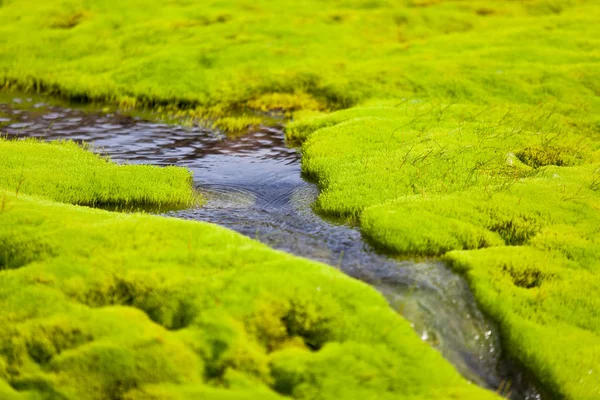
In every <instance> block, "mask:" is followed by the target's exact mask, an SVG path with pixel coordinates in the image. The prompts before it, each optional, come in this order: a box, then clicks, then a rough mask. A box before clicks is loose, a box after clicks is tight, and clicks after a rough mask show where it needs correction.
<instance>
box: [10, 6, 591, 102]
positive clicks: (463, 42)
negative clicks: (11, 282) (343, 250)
mask: <svg viewBox="0 0 600 400" xmlns="http://www.w3.org/2000/svg"><path fill="white" fill-rule="evenodd" d="M598 19H599V13H598V6H597V2H595V1H593V0H589V1H586V0H527V1H522V2H521V1H519V2H515V1H489V0H487V1H485V0H479V1H477V0H475V1H473V0H463V1H442V0H401V1H387V0H369V1H366V0H345V1H328V2H323V1H318V0H308V1H273V0H236V1H219V2H207V1H202V2H191V1H163V0H130V1H126V2H125V1H118V0H111V1H85V0H63V1H60V2H48V1H45V0H19V1H16V0H3V2H2V4H1V5H0V81H1V80H4V81H5V83H10V84H18V85H19V86H21V87H24V88H29V89H42V90H45V91H50V92H53V93H55V94H61V95H64V96H67V97H70V98H75V99H83V100H85V99H102V100H109V101H113V102H118V103H121V104H122V105H123V106H125V107H130V106H132V105H135V104H136V103H137V104H139V103H145V104H170V105H183V104H186V103H187V104H198V105H201V106H203V107H213V106H214V107H216V109H223V108H229V107H233V106H240V105H248V106H251V107H253V108H258V109H269V108H281V109H286V110H295V109H300V108H304V109H305V108H323V107H343V106H348V105H352V104H354V103H357V102H359V101H361V100H364V99H366V98H369V97H372V96H377V97H393V98H396V99H398V98H401V97H404V96H413V95H416V96H420V97H424V98H436V99H437V98H444V99H448V100H469V101H477V102H486V103H497V102H505V101H506V100H507V99H510V100H511V101H514V102H527V103H536V102H538V101H544V100H546V99H548V98H566V97H570V98H572V99H575V98H577V99H578V100H581V99H582V98H583V97H588V98H589V97H591V96H594V95H597V94H598V90H600V86H599V85H598V72H597V71H598V70H599V69H598V68H597V67H595V65H596V63H597V61H598V48H599V47H600V46H598V37H599V35H598V34H597V33H598V32H597V23H596V22H597V20H598ZM515 60H518V61H519V62H518V63H515ZM582 96H583V97H582Z"/></svg>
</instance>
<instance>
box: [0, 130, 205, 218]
mask: <svg viewBox="0 0 600 400" xmlns="http://www.w3.org/2000/svg"><path fill="white" fill-rule="evenodd" d="M0 154H1V155H2V161H1V164H0V165H1V167H2V168H0V187H2V188H5V189H12V190H13V191H14V192H15V193H16V194H18V193H19V192H20V193H27V194H33V195H40V196H43V197H45V198H48V199H51V200H54V201H58V202H63V203H71V204H77V205H85V206H115V207H122V208H124V209H127V208H131V207H143V206H147V207H157V208H161V207H162V208H169V207H171V208H177V207H183V208H186V207H190V206H192V205H194V204H199V203H200V202H201V201H202V199H201V198H200V195H199V194H196V193H195V192H194V189H193V187H192V174H191V172H189V171H187V170H186V169H184V168H177V167H165V168H160V167H155V166H148V165H117V164H115V163H113V162H111V161H110V160H109V159H107V158H104V157H101V156H99V155H97V154H94V153H92V152H90V151H87V150H86V149H85V148H84V147H81V146H80V145H78V144H76V143H74V142H70V141H65V142H52V143H44V142H40V141H38V140H25V141H23V140H21V141H16V140H7V139H3V138H0Z"/></svg>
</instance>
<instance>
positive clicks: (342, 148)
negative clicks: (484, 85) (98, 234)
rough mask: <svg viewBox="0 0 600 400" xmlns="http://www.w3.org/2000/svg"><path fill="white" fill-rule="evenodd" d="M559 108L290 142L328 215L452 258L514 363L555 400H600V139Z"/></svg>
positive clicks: (391, 115)
mask: <svg viewBox="0 0 600 400" xmlns="http://www.w3.org/2000/svg"><path fill="white" fill-rule="evenodd" d="M552 108H553V107H552V106H551V107H550V108H546V107H536V108H528V107H517V106H513V108H512V109H510V110H509V109H507V108H506V109H504V108H502V107H495V108H494V109H491V108H487V107H481V106H475V105H461V104H456V105H452V106H449V107H446V106H435V105H427V104H425V105H421V104H402V105H399V106H396V107H389V106H386V107H383V106H382V107H379V108H368V107H365V108H356V109H349V110H345V111H340V112H336V113H333V114H328V115H309V116H306V117H305V118H304V119H300V120H298V121H296V122H294V124H293V125H292V128H291V129H290V130H289V131H288V134H289V135H291V136H296V135H298V137H302V136H303V135H307V136H308V139H306V140H305V142H304V145H303V147H302V149H303V156H304V158H303V168H304V170H305V172H306V173H308V174H310V175H312V176H313V177H314V178H316V179H317V181H318V182H319V184H320V186H321V189H322V192H321V195H320V197H319V199H318V201H317V207H318V208H319V209H320V210H321V211H322V212H324V213H328V214H337V215H348V216H353V217H356V218H358V220H359V223H360V227H361V229H362V232H363V233H364V234H365V235H366V236H368V237H369V239H371V240H372V241H373V242H374V243H375V244H376V245H378V246H381V247H384V248H386V249H387V250H389V251H392V252H395V253H399V254H403V255H444V254H447V255H446V256H445V257H446V259H448V260H449V261H451V262H452V264H453V265H454V266H455V267H456V268H457V269H459V270H461V271H463V272H464V273H465V274H466V275H467V277H468V278H469V281H470V283H471V286H472V288H473V290H474V292H475V295H476V297H477V299H478V300H479V302H480V303H481V304H482V305H483V307H484V309H485V311H486V312H487V313H488V314H490V315H491V316H492V317H493V318H494V319H496V320H497V321H499V323H500V327H501V328H502V332H503V337H504V340H505V348H506V349H507V350H508V351H509V352H510V353H511V354H512V355H513V356H515V357H516V358H518V359H519V360H520V361H522V362H523V363H524V365H527V366H528V367H529V368H531V369H532V370H533V372H534V373H535V374H536V375H537V376H538V377H539V378H540V379H541V380H542V382H543V383H544V384H545V385H546V386H547V387H549V388H551V389H552V390H553V392H554V393H558V394H560V395H561V396H564V397H566V398H570V399H593V398H596V397H598V395H599V393H600V392H599V391H600V386H599V385H598V382H599V380H597V379H595V378H593V374H594V373H596V372H595V371H596V370H597V369H598V368H597V367H598V365H600V358H599V354H600V353H598V349H600V314H598V312H597V308H598V304H597V301H596V300H595V299H596V298H598V295H599V294H600V293H599V292H598V288H599V287H600V286H599V285H600V276H599V273H600V259H599V257H598V254H600V248H599V247H598V246H599V243H600V237H599V236H598V229H597V227H598V226H600V220H599V219H598V207H599V206H600V197H599V196H598V192H597V190H596V183H597V180H598V179H597V171H598V168H600V151H599V149H600V141H599V140H598V136H597V135H596V134H595V131H594V130H593V128H591V127H589V128H588V129H581V130H577V131H574V130H573V129H572V126H573V125H574V124H578V125H586V124H585V121H586V120H587V116H586V115H583V114H578V113H572V112H569V111H568V110H561V112H555V111H554V110H553V109H552ZM588 126H590V125H588ZM311 131H312V132H311ZM519 149H526V150H519ZM451 250H461V251H457V252H450V253H447V252H448V251H451ZM509 256H510V258H509V261H506V260H505V258H506V257H509ZM570 308H573V309H575V308H576V309H577V311H575V312H573V311H568V309H570ZM557 336H561V338H562V339H560V340H559V339H557ZM559 342H560V346H559V348H554V350H550V349H553V346H556V343H559ZM565 370H568V372H565ZM590 371H591V372H590Z"/></svg>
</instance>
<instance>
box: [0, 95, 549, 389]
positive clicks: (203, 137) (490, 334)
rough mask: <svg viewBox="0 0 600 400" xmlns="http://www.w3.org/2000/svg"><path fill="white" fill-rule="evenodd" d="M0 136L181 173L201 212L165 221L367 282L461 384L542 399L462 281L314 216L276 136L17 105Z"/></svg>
mask: <svg viewBox="0 0 600 400" xmlns="http://www.w3.org/2000/svg"><path fill="white" fill-rule="evenodd" d="M0 131H2V132H4V133H6V134H7V135H8V136H9V137H15V136H18V137H40V138H45V139H47V140H56V139H73V140H77V141H86V142H90V143H92V144H93V146H94V149H95V150H96V151H98V152H100V153H103V154H107V155H109V156H110V157H111V158H112V159H113V160H114V161H116V162H127V163H146V164H155V165H179V166H184V167H187V168H189V169H190V170H192V171H193V173H194V177H195V178H194V179H195V185H196V186H197V187H198V189H199V190H200V191H201V192H202V193H203V194H204V195H205V197H206V198H207V199H208V203H207V204H206V205H205V206H204V207H202V208H194V209H188V210H184V211H171V212H168V213H167V215H169V216H174V217H179V218H187V219H194V220H202V221H209V222H213V223H216V224H219V225H223V226H225V227H227V228H230V229H233V230H235V231H238V232H240V233H242V234H244V235H247V236H250V237H252V238H255V239H258V240H260V241H262V242H264V243H266V244H268V245H269V246H271V247H274V248H277V249H281V250H284V251H287V252H290V253H293V254H296V255H299V256H302V257H306V258H310V259H314V260H318V261H322V262H325V263H327V264H329V265H332V266H334V267H336V268H339V269H341V270H343V271H344V272H345V273H347V274H349V275H351V276H354V277H356V278H358V279H361V280H363V281H366V282H368V283H370V284H371V285H373V286H374V287H376V288H377V289H378V290H379V291H380V292H381V293H382V294H383V295H384V296H385V297H386V298H387V299H388V301H389V303H390V304H391V306H392V307H393V308H394V309H395V310H397V311H398V312H399V313H401V314H402V315H403V316H404V317H406V318H407V319H408V320H409V321H411V323H412V325H413V327H414V329H415V331H416V332H417V334H419V335H420V336H421V338H422V339H423V340H426V341H428V342H429V343H430V344H432V345H433V346H435V347H436V348H438V349H439V350H440V351H441V352H442V354H443V355H444V356H445V357H446V358H447V359H448V360H449V361H450V362H452V363H453V364H454V365H455V366H456V367H457V369H458V370H459V371H460V372H461V373H462V374H463V375H465V376H466V377H467V378H469V379H471V380H472V381H474V382H475V383H477V384H479V385H481V386H484V387H487V388H491V389H492V390H497V388H498V387H502V386H504V385H505V384H506V382H511V387H512V390H511V394H510V398H511V399H527V400H529V399H541V396H540V394H539V393H538V391H537V390H536V388H535V386H534V384H533V383H532V382H531V380H530V379H529V377H528V376H527V374H524V373H522V372H521V370H520V369H519V368H515V367H514V366H512V363H510V362H509V361H507V360H505V359H504V357H503V356H502V352H501V350H500V340H499V337H498V333H497V329H496V327H495V326H494V324H493V323H491V322H490V321H489V320H488V319H487V318H486V317H485V316H484V315H482V313H481V312H480V311H479V310H478V308H477V305H476V303H475V301H474V299H473V295H472V294H471V292H470V290H469V287H468V285H467V284H466V282H465V281H464V279H462V278H461V277H460V276H458V275H457V274H455V273H453V272H452V271H450V270H449V269H448V268H447V267H446V266H445V265H444V264H443V263H442V262H439V261H434V260H432V261H424V262H415V261H398V260H395V259H393V258H391V257H389V256H386V255H383V254H379V253H378V252H377V251H375V250H374V249H373V248H372V247H371V246H370V245H369V244H368V243H366V242H365V241H364V240H363V239H362V237H361V235H360V232H359V231H358V230H357V229H356V228H353V227H350V226H347V225H344V224H338V223H334V222H330V221H326V220H324V219H322V218H320V217H319V216H317V215H316V214H315V213H314V212H313V211H312V209H311V204H313V202H314V200H315V199H316V197H317V195H318V189H317V188H316V186H315V185H314V184H311V183H309V182H307V181H305V180H304V179H303V178H302V177H301V170H300V154H299V153H298V151H296V150H294V149H290V148H288V147H286V145H285V141H284V139H283V132H282V129H281V128H280V127H275V128H273V127H262V128H260V129H256V130H255V131H252V132H249V133H247V134H245V135H242V136H238V137H227V136H226V135H223V134H221V133H219V132H216V131H212V130H208V129H204V128H200V127H197V126H196V127H182V126H176V125H171V124H163V123H154V122H147V121H144V120H142V119H141V118H132V117H128V116H123V115H119V114H116V113H111V114H100V113H90V112H87V111H83V110H79V109H73V108H65V107H59V106H51V105H48V104H45V103H43V102H37V103H36V102H35V101H33V100H32V99H27V98H17V99H12V103H1V102H0ZM425 373H426V372H425Z"/></svg>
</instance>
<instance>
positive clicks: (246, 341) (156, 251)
mask: <svg viewBox="0 0 600 400" xmlns="http://www.w3.org/2000/svg"><path fill="white" fill-rule="evenodd" d="M4 193H6V199H7V208H6V209H5V210H4V211H3V212H2V213H1V214H0V220H1V222H2V223H1V224H0V239H1V240H0V243H2V249H3V250H5V249H12V248H13V246H14V245H18V246H21V247H20V248H23V249H25V250H24V251H27V249H28V248H29V247H27V246H23V245H22V244H21V243H22V242H23V240H25V239H24V237H25V235H23V234H22V232H25V231H26V230H27V229H29V228H30V227H35V228H36V231H37V235H36V236H31V237H30V242H31V243H36V242H38V241H42V242H45V243H48V246H49V247H51V248H52V253H51V254H46V255H38V254H37V253H31V254H29V256H28V259H27V261H28V263H25V264H23V265H21V266H20V268H17V269H12V270H10V271H4V272H2V273H0V281H1V284H0V302H1V303H2V304H1V307H2V309H3V313H2V317H1V318H2V321H1V323H0V330H1V333H0V337H2V341H0V359H4V360H6V362H5V367H4V372H3V379H5V380H6V381H7V382H9V383H10V385H11V386H12V387H13V388H15V389H17V390H18V391H19V392H21V391H29V392H37V393H40V394H43V395H44V396H48V398H67V399H69V398H73V399H80V398H89V399H96V398H97V399H104V398H131V399H135V398H157V399H163V398H164V399H172V398H175V399H177V398H194V396H197V395H199V394H201V393H205V394H206V395H212V394H214V395H215V396H217V397H218V396H223V397H224V398H238V397H240V398H248V396H250V395H251V394H253V393H254V394H256V393H263V392H264V393H267V391H268V389H267V388H273V389H275V390H276V391H282V392H283V391H289V390H291V391H293V392H294V393H295V395H296V394H297V395H296V396H297V397H301V398H314V396H313V395H314V394H315V393H319V396H318V397H319V398H339V397H338V395H337V394H336V393H337V392H336V390H337V389H336V388H341V387H342V385H343V388H344V390H345V393H346V392H347V393H348V394H350V393H351V392H352V391H353V390H358V391H359V392H360V393H362V394H363V395H365V396H370V397H375V396H377V397H380V396H384V395H385V396H390V398H391V397H394V398H411V399H412V398H424V399H425V398H431V396H432V395H433V393H436V394H437V393H444V394H447V397H445V398H451V394H452V393H455V392H457V391H458V392H461V393H463V392H464V393H468V394H469V397H463V398H473V399H475V398H476V399H482V398H487V397H489V398H494V397H495V396H494V395H493V394H492V393H487V392H486V391H484V390H482V389H478V388H475V387H472V386H469V385H468V384H467V383H466V381H465V380H464V379H463V378H461V377H460V376H459V375H458V373H457V372H456V371H454V369H453V368H452V367H451V366H450V365H449V364H448V363H447V362H446V361H444V360H443V359H442V357H441V355H439V354H438V353H437V352H436V351H434V350H432V349H430V348H428V346H427V344H425V343H424V342H422V341H421V340H420V339H419V338H418V337H417V336H416V335H415V333H414V332H413V331H412V329H411V327H410V326H409V324H408V323H407V322H405V321H404V320H402V319H401V318H400V317H399V316H397V315H396V314H395V313H394V312H393V311H392V310H391V309H390V308H389V307H388V305H387V304H386V302H385V300H384V299H383V298H382V297H381V296H380V295H379V294H377V293H376V292H375V291H374V290H373V289H371V288H370V287H368V286H367V285H365V284H363V283H360V282H358V281H355V280H353V279H351V278H349V277H346V276H344V275H343V274H342V273H341V272H339V271H337V270H335V269H333V268H330V267H328V266H325V265H322V264H318V263H315V262H310V261H307V260H302V259H299V258H295V257H293V256H290V255H287V254H284V253H281V252H276V251H273V250H271V249H269V248H267V247H266V246H264V245H261V244H259V243H257V242H254V241H252V240H250V239H248V238H245V237H243V236H241V235H239V234H236V233H233V232H231V231H228V230H226V229H224V228H220V227H217V226H214V225H210V224H205V223H197V222H189V221H181V220H176V219H167V218H160V217H154V216H148V215H143V214H129V215H122V214H117V213H111V212H107V211H101V210H95V209H89V208H81V207H77V206H71V205H61V204H57V203H51V202H47V201H43V200H39V199H36V198H32V197H29V196H26V195H23V194H21V195H19V197H18V198H17V197H15V195H14V194H13V193H10V192H4ZM15 237H18V238H19V239H18V240H17V239H15ZM15 240H17V242H18V243H17V244H15ZM291 350H294V351H297V352H300V353H301V354H302V357H301V360H306V362H308V364H307V365H306V366H305V368H304V371H305V374H306V375H302V374H301V375H300V376H298V375H297V373H295V372H294V373H293V374H292V371H288V369H287V367H282V366H281V362H280V361H279V360H280V356H276V355H277V354H279V353H280V352H283V353H285V352H288V351H291ZM339 354H347V356H346V357H345V358H340V357H339V356H338V355H339ZM301 360H299V361H294V362H305V361H301ZM359 365H360V366H361V367H360V368H357V366H359ZM231 371H233V372H231ZM340 371H347V372H350V371H354V372H353V373H351V374H349V375H347V374H346V373H345V372H344V373H343V375H344V376H345V377H344V378H343V380H338V377H339V376H340V375H339V374H340ZM423 371H429V372H428V373H427V374H424V373H423ZM231 374H233V376H232V375H231ZM235 374H238V375H235ZM240 374H241V375H240ZM290 374H291V375H290ZM235 376H238V378H235ZM240 377H246V378H243V379H242V378H240ZM311 377H318V379H316V381H315V379H313V378H311ZM234 378H235V379H234ZM240 379H241V381H240ZM290 379H292V383H290ZM232 382H233V383H232ZM236 382H237V383H236ZM240 382H242V383H243V382H246V384H245V386H244V387H245V388H246V389H244V388H240V386H239V385H242V383H240ZM336 382H337V383H336ZM157 385H158V386H157ZM162 385H166V386H162ZM236 385H238V386H236ZM242 386H243V385H242ZM228 387H229V388H230V389H231V390H225V389H226V388H228ZM217 388H221V389H219V390H217ZM171 389H172V390H171ZM271 390H272V389H271ZM386 393H387V394H386ZM265 395H267V394H265ZM268 396H270V397H273V398H275V397H276V396H275V394H273V393H272V392H269V394H268Z"/></svg>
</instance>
